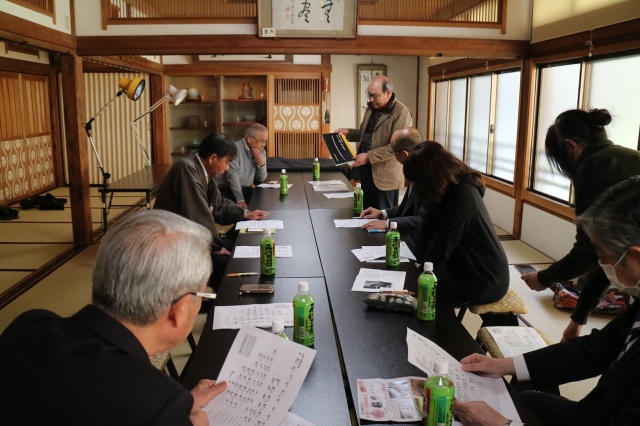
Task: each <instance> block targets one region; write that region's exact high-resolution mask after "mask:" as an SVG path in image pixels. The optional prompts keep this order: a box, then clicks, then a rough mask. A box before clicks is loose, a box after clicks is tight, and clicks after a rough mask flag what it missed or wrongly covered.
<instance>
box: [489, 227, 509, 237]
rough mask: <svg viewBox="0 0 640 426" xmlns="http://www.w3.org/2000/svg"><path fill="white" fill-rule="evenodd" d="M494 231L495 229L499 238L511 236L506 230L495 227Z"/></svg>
mask: <svg viewBox="0 0 640 426" xmlns="http://www.w3.org/2000/svg"><path fill="white" fill-rule="evenodd" d="M493 229H495V231H496V234H497V235H498V237H506V236H507V235H511V234H509V233H508V232H507V231H505V230H504V229H502V228H500V227H498V226H495V225H493Z"/></svg>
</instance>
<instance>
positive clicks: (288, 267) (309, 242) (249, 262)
mask: <svg viewBox="0 0 640 426" xmlns="http://www.w3.org/2000/svg"><path fill="white" fill-rule="evenodd" d="M252 202H253V200H252ZM269 213H270V214H269V216H267V218H266V219H267V220H282V221H283V224H284V229H276V230H275V233H274V234H273V235H272V236H273V239H274V240H275V242H276V246H291V249H292V250H293V257H278V258H277V259H276V277H279V278H280V277H294V278H295V277H298V278H306V277H324V272H323V271H322V265H321V264H320V257H319V256H318V248H317V247H316V240H315V237H314V235H313V228H312V226H311V218H310V217H309V210H306V209H305V210H272V211H270V212H269ZM261 239H262V233H258V232H250V233H240V234H238V237H237V239H236V244H235V245H236V246H258V245H260V240H261ZM226 272H227V273H234V272H260V259H238V258H234V257H232V258H231V259H230V261H229V264H228V265H227V270H226ZM253 278H254V280H256V282H257V279H258V278H261V279H262V281H261V282H262V283H268V281H269V278H268V277H253ZM223 285H224V281H223Z"/></svg>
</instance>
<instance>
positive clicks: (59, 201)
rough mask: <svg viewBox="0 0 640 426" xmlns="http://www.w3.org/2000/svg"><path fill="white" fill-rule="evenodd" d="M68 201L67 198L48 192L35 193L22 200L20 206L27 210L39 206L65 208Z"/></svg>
mask: <svg viewBox="0 0 640 426" xmlns="http://www.w3.org/2000/svg"><path fill="white" fill-rule="evenodd" d="M66 203H67V199H66V198H56V197H54V196H53V195H51V194H49V193H47V194H46V195H34V196H33V197H29V198H26V199H24V200H22V201H20V206H21V207H22V208H23V209H25V210H29V209H31V208H33V207H39V208H40V210H64V205H65V204H66Z"/></svg>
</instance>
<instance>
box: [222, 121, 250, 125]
mask: <svg viewBox="0 0 640 426" xmlns="http://www.w3.org/2000/svg"><path fill="white" fill-rule="evenodd" d="M256 123H257V121H230V122H228V123H222V125H223V126H251V125H253V124H256Z"/></svg>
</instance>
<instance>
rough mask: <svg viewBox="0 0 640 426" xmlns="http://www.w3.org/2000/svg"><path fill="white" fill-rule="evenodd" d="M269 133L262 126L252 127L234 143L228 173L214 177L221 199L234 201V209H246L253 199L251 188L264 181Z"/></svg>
mask: <svg viewBox="0 0 640 426" xmlns="http://www.w3.org/2000/svg"><path fill="white" fill-rule="evenodd" d="M268 137H269V132H268V130H267V128H266V127H264V126H263V125H262V124H258V123H256V124H253V125H251V127H249V128H248V129H247V131H246V132H245V135H244V138H243V139H240V140H239V141H236V148H237V149H238V155H237V156H236V158H234V159H233V161H231V164H229V170H227V171H226V172H225V173H224V174H222V175H220V176H218V177H216V181H217V182H218V187H219V188H220V193H221V194H222V196H223V197H225V198H227V199H229V200H231V201H234V202H235V203H236V204H237V205H238V207H242V208H243V209H246V208H248V205H249V203H250V202H251V196H252V195H253V185H258V184H260V183H262V182H264V181H265V179H266V178H267V152H266V150H265V146H266V145H267V139H268Z"/></svg>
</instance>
